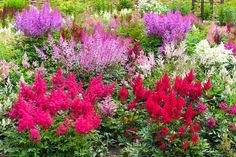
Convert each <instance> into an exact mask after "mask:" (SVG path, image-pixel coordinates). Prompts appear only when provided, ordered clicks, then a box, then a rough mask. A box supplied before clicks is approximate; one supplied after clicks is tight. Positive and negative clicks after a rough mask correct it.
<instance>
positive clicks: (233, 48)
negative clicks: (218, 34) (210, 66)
mask: <svg viewBox="0 0 236 157" xmlns="http://www.w3.org/2000/svg"><path fill="white" fill-rule="evenodd" d="M224 46H225V48H226V49H227V50H231V51H232V52H233V53H235V55H236V45H235V44H234V43H232V42H228V43H225V44H224Z"/></svg>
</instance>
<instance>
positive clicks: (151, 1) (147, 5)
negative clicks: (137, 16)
mask: <svg viewBox="0 0 236 157" xmlns="http://www.w3.org/2000/svg"><path fill="white" fill-rule="evenodd" d="M136 8H138V9H139V10H140V12H141V13H142V14H144V13H146V12H153V13H157V14H163V13H166V12H168V8H167V7H166V6H165V5H163V4H162V3H161V2H159V1H158V0H139V2H138V3H137V5H136Z"/></svg>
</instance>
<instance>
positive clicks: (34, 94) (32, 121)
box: [9, 69, 115, 141]
mask: <svg viewBox="0 0 236 157" xmlns="http://www.w3.org/2000/svg"><path fill="white" fill-rule="evenodd" d="M52 82H53V85H52V87H51V88H49V87H48V86H47V84H46V81H45V80H44V79H43V78H42V77H41V75H40V73H37V75H36V77H35V81H34V84H33V85H32V86H27V85H25V84H24V83H21V89H20V91H19V96H18V100H17V102H16V103H15V104H14V105H13V107H12V109H11V111H10V112H9V116H10V118H11V119H15V120H17V122H18V125H17V131H19V132H22V131H31V134H30V135H29V136H30V137H31V138H32V139H33V140H35V139H36V140H35V141H38V140H39V139H40V134H39V131H40V130H35V128H42V129H44V130H45V129H50V128H51V125H52V124H53V123H55V121H54V117H55V116H57V115H58V112H60V113H61V112H63V113H65V116H66V117H67V118H66V120H65V122H63V123H61V124H60V125H59V126H58V129H57V130H56V134H57V135H64V134H66V133H67V132H68V131H69V129H70V127H74V128H75V130H76V131H77V132H78V133H79V134H86V133H88V132H89V131H91V130H93V129H96V128H97V127H98V126H99V125H100V123H101V120H100V115H99V114H98V113H96V111H95V109H94V106H95V104H96V102H97V101H100V100H103V99H104V98H106V97H108V96H111V95H112V92H113V89H114V87H115V83H112V84H110V85H106V84H105V83H104V82H103V80H102V76H98V77H94V78H93V79H92V80H91V81H90V82H89V85H88V88H87V90H83V88H82V83H81V82H78V83H77V81H76V79H75V77H74V74H73V73H71V74H69V75H68V76H67V77H66V78H65V77H64V76H63V75H62V72H61V70H60V69H58V73H57V74H56V75H54V76H53V77H52ZM109 103H110V102H109ZM68 110H69V111H70V112H68ZM60 115H61V114H60Z"/></svg>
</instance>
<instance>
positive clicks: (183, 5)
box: [167, 1, 192, 15]
mask: <svg viewBox="0 0 236 157" xmlns="http://www.w3.org/2000/svg"><path fill="white" fill-rule="evenodd" d="M167 6H168V8H169V9H171V10H173V11H176V10H179V11H180V12H181V13H182V15H186V14H188V13H191V6H192V5H191V2H186V1H174V2H169V3H168V5H167Z"/></svg>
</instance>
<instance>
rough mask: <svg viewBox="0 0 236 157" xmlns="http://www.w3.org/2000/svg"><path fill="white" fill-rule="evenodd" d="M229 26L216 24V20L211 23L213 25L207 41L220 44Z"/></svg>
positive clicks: (211, 43)
mask: <svg viewBox="0 0 236 157" xmlns="http://www.w3.org/2000/svg"><path fill="white" fill-rule="evenodd" d="M226 31H227V28H226V27H221V26H218V25H216V24H215V23H214V22H212V23H211V26H210V28H209V30H208V34H207V41H208V42H209V44H210V45H214V44H217V45H219V44H220V42H221V40H222V38H223V37H224V36H225V35H226Z"/></svg>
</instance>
